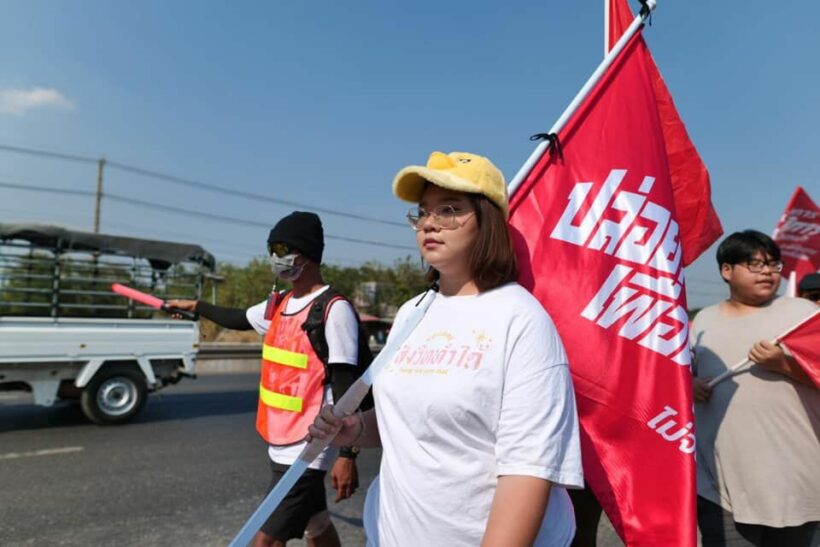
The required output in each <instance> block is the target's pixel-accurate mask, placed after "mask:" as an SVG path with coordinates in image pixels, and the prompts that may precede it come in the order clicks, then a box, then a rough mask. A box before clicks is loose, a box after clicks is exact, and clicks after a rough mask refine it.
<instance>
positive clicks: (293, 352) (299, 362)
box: [256, 294, 325, 445]
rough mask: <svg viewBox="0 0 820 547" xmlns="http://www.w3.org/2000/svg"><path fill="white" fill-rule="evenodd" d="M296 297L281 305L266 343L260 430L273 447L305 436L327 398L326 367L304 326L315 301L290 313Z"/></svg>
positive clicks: (261, 385)
mask: <svg viewBox="0 0 820 547" xmlns="http://www.w3.org/2000/svg"><path fill="white" fill-rule="evenodd" d="M290 297H291V294H288V295H287V296H285V298H284V299H283V300H282V302H281V303H280V304H279V306H277V308H276V311H275V312H274V316H273V319H272V320H271V324H270V327H268V332H267V333H266V334H265V341H264V345H263V346H262V377H261V379H260V381H259V405H258V407H257V412H256V430H257V431H258V432H259V434H260V435H262V438H264V439H265V440H266V441H267V442H268V443H269V444H273V445H287V444H293V443H296V442H299V441H301V440H302V439H304V438H305V436H306V435H307V433H308V426H309V425H310V424H312V423H313V420H314V419H315V418H316V416H317V415H318V414H319V410H320V409H321V407H322V402H323V401H324V387H325V365H324V363H322V360H321V359H319V356H318V355H316V351H315V350H314V349H313V346H312V345H311V343H310V340H309V339H308V336H307V333H306V332H305V331H304V330H303V329H302V324H303V323H304V322H305V321H306V320H307V317H308V312H309V311H310V308H311V305H312V302H311V303H310V304H308V305H307V306H305V308H304V309H303V310H300V311H299V312H298V313H295V314H292V315H287V314H285V313H284V310H286V309H287V305H288V302H289V301H290Z"/></svg>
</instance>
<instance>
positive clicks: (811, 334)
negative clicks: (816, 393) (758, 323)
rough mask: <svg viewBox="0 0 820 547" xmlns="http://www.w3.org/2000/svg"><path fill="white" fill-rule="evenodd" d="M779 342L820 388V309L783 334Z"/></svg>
mask: <svg viewBox="0 0 820 547" xmlns="http://www.w3.org/2000/svg"><path fill="white" fill-rule="evenodd" d="M779 342H780V345H781V346H785V347H786V349H788V351H789V353H791V354H792V357H794V360H795V361H797V364H798V365H800V368H802V369H803V371H804V372H805V373H806V375H807V376H808V377H809V378H811V381H812V382H814V386H815V387H816V388H817V389H820V310H818V311H816V312H814V314H813V315H812V316H811V317H809V318H808V319H807V320H806V321H804V322H802V323H800V324H799V325H798V326H797V327H796V328H794V329H793V330H791V331H789V332H787V333H786V334H784V335H783V336H781V337H780V338H779Z"/></svg>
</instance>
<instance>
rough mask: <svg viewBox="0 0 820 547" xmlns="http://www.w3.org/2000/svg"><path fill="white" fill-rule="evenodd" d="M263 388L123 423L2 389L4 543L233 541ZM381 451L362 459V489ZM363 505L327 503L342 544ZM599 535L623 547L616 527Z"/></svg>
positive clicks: (187, 400) (359, 536)
mask: <svg viewBox="0 0 820 547" xmlns="http://www.w3.org/2000/svg"><path fill="white" fill-rule="evenodd" d="M257 386H258V375H257V374H220V375H212V376H200V377H199V379H197V380H195V381H184V382H181V383H180V384H178V385H177V386H173V387H171V388H168V389H166V390H165V391H163V392H161V393H160V394H155V395H152V396H150V397H149V399H148V403H147V405H146V407H145V409H144V411H143V412H142V413H141V414H140V415H139V416H138V418H137V419H136V420H135V421H134V422H132V423H130V424H127V425H123V426H117V427H100V426H96V425H92V424H90V423H89V422H87V421H86V420H85V418H84V417H83V416H82V413H81V412H80V409H79V407H77V406H72V405H61V406H55V407H51V408H40V407H35V406H33V405H31V404H27V403H28V402H29V401H30V397H28V396H12V395H9V394H5V393H0V545H3V546H33V545H38V546H39V545H78V546H80V545H82V546H88V545H111V544H117V545H120V546H130V545H140V546H144V545H157V546H166V545H167V546H172V545H173V546H178V545H202V546H224V545H226V544H227V543H228V542H229V541H230V539H231V538H232V537H233V535H234V534H235V533H236V532H237V531H238V529H239V528H240V527H241V525H242V524H243V523H244V521H245V520H246V519H247V518H248V516H250V514H251V513H252V512H253V510H254V509H255V508H256V506H257V505H258V503H259V502H260V501H261V499H262V498H263V497H264V495H265V491H266V487H267V484H268V480H269V473H270V472H269V468H268V461H267V453H266V450H265V446H264V443H263V442H262V441H261V440H260V439H259V437H258V435H257V434H256V431H255V429H254V418H255V412H256V397H257ZM378 458H379V454H378V452H377V451H372V450H370V451H364V452H363V453H362V455H360V457H359V472H360V476H361V482H362V484H363V485H365V486H366V485H367V484H369V483H370V481H371V480H372V478H373V476H374V475H375V473H376V472H377V470H378ZM331 494H332V493H331V492H330V491H329V495H331ZM363 503H364V489H361V490H360V491H359V492H357V494H356V495H355V496H354V497H353V498H351V499H350V500H346V501H343V502H341V503H339V504H334V503H333V500H332V499H330V500H329V506H330V510H331V515H332V517H333V520H334V522H335V524H336V526H337V529H338V530H339V533H340V535H341V537H342V543H343V545H346V546H347V545H351V546H356V545H363V543H364V534H363V532H362V524H361V509H362V505H363ZM599 537H600V539H601V540H602V541H599V545H601V546H609V545H620V542H619V541H618V540H617V539H616V538H613V534H612V533H611V529H609V528H608V527H606V526H601V530H600V532H599ZM291 545H303V544H302V542H301V541H294V542H291Z"/></svg>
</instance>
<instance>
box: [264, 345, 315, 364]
mask: <svg viewBox="0 0 820 547" xmlns="http://www.w3.org/2000/svg"><path fill="white" fill-rule="evenodd" d="M262 359H264V360H265V361H271V362H273V363H277V364H279V365H285V366H288V367H294V368H301V369H306V368H307V366H308V356H307V355H306V354H304V353H297V352H295V351H288V350H286V349H282V348H275V347H273V346H269V345H267V344H265V345H263V346H262Z"/></svg>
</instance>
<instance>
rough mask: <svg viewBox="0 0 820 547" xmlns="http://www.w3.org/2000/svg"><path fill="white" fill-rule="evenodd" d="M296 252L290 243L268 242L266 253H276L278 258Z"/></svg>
mask: <svg viewBox="0 0 820 547" xmlns="http://www.w3.org/2000/svg"><path fill="white" fill-rule="evenodd" d="M294 252H296V250H295V249H293V248H292V247H291V246H290V245H288V244H287V243H282V242H276V243H268V254H269V255H276V256H277V257H278V258H282V257H283V256H287V255H290V254H293V253H294Z"/></svg>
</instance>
